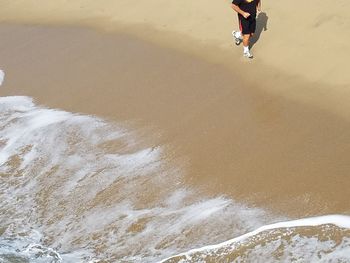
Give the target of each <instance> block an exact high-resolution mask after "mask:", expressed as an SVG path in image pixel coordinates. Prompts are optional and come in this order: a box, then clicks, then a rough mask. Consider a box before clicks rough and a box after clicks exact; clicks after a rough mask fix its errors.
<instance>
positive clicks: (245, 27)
mask: <svg viewBox="0 0 350 263" xmlns="http://www.w3.org/2000/svg"><path fill="white" fill-rule="evenodd" d="M240 25H241V28H242V34H243V56H245V57H247V58H253V56H252V55H251V54H250V52H249V40H250V36H251V29H250V20H249V19H244V18H240Z"/></svg>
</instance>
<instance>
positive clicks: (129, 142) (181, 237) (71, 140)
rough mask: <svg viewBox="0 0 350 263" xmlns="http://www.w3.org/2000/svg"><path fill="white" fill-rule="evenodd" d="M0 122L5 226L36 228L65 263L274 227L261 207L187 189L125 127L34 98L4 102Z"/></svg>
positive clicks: (169, 249)
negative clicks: (74, 257) (75, 255)
mask: <svg viewBox="0 0 350 263" xmlns="http://www.w3.org/2000/svg"><path fill="white" fill-rule="evenodd" d="M0 120H1V122H0V138H1V146H0V149H1V151H0V172H1V173H2V174H5V175H7V177H0V180H1V179H3V181H1V184H0V212H1V211H6V215H7V216H6V217H1V215H0V222H1V224H4V225H5V226H6V224H9V223H11V222H12V219H14V218H15V219H16V223H15V224H16V226H17V227H21V228H34V229H38V231H40V232H43V235H44V236H48V237H49V238H52V241H50V243H49V244H47V247H50V248H53V249H56V248H60V249H59V250H58V249H56V251H57V252H59V253H60V255H61V256H62V258H64V255H65V253H66V252H69V253H68V254H71V253H72V251H73V252H74V251H76V250H79V248H80V247H87V248H91V250H94V248H95V247H99V246H101V244H104V245H105V246H104V247H103V249H102V250H101V249H98V250H99V251H100V252H101V258H102V259H105V260H108V257H109V256H111V257H112V256H113V257H114V258H118V259H119V260H125V261H142V262H154V261H156V260H160V259H161V258H164V257H167V256H170V255H173V254H175V253H179V252H180V251H184V250H187V249H190V248H193V247H198V246H203V245H204V244H207V243H208V242H211V243H214V242H219V241H221V240H226V239H227V238H228V237H230V236H232V235H239V234H240V233H244V232H246V231H248V230H249V229H252V228H254V227H257V226H260V225H262V224H264V223H265V222H266V221H267V220H266V213H265V212H264V211H263V210H262V209H255V208H254V209H253V208H248V207H246V206H244V205H242V204H239V203H235V202H234V201H232V200H230V199H227V198H225V197H213V198H206V197H203V196H201V195H199V194H198V193H196V192H195V191H193V190H191V189H185V188H182V184H181V177H182V174H183V172H184V171H183V170H182V168H181V166H173V165H171V164H170V163H168V161H167V159H166V158H165V157H164V156H165V155H164V154H163V151H164V149H163V147H161V146H157V147H154V145H149V146H146V147H144V146H142V147H141V146H138V137H137V136H135V134H137V133H133V132H130V131H128V129H126V128H125V127H121V126H120V125H117V124H111V123H106V122H105V121H103V120H101V119H98V118H95V117H91V116H81V115H76V114H72V113H69V112H64V111H60V110H53V109H46V108H43V107H38V106H36V105H35V104H34V103H33V101H32V99H31V98H27V97H3V98H0ZM109 145H112V147H111V148H108V147H109ZM115 145H116V147H115V148H114V146H115ZM119 145H121V147H120V149H119V148H118V147H119ZM142 145H144V142H142ZM5 178H6V179H5ZM57 218H59V221H57V222H55V220H56V219H57ZM37 222H40V224H38V223H37ZM133 227H134V228H135V229H139V230H138V231H133V230H131V229H133ZM14 233H16V231H14ZM95 235H97V236H98V239H96V238H95ZM77 240H79V242H82V243H80V244H79V242H77ZM27 243H28V244H36V243H35V242H32V241H31V240H28V242H27ZM0 245H1V244H0ZM33 249H34V248H33ZM87 254H89V253H87ZM111 261H115V260H111ZM117 261H118V260H117Z"/></svg>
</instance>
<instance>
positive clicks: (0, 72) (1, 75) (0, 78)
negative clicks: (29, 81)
mask: <svg viewBox="0 0 350 263" xmlns="http://www.w3.org/2000/svg"><path fill="white" fill-rule="evenodd" d="M4 80H5V72H4V71H3V70H2V69H0V86H1V85H2V83H3V82H4Z"/></svg>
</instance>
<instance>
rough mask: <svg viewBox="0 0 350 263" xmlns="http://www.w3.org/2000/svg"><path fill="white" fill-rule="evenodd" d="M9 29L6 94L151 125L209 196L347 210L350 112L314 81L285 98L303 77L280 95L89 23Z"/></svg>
mask: <svg viewBox="0 0 350 263" xmlns="http://www.w3.org/2000/svg"><path fill="white" fill-rule="evenodd" d="M0 34H1V35H2V36H3V37H4V41H2V43H0V45H1V51H2V52H0V58H1V61H2V63H3V65H5V67H4V66H3V67H4V68H3V69H4V70H5V72H6V74H7V78H6V80H5V83H4V86H3V87H2V88H1V91H2V93H3V94H7V95H13V94H18V93H20V94H23V95H29V96H33V97H34V98H35V99H36V100H38V102H39V103H40V104H45V105H47V106H50V107H54V108H63V109H65V110H68V111H72V112H82V113H86V114H93V115H98V116H101V117H104V118H107V119H112V120H115V121H116V120H118V121H131V122H135V123H137V124H138V125H140V126H141V127H146V128H150V129H151V130H152V132H153V131H156V132H155V134H154V136H155V137H156V138H157V140H158V143H160V144H164V145H168V144H171V145H172V146H173V148H174V152H172V153H169V156H170V158H173V159H174V160H179V159H183V160H185V163H187V165H188V168H187V170H188V176H186V183H187V184H188V185H195V186H196V187H198V188H199V189H202V190H203V191H204V192H206V193H207V194H209V195H217V194H219V195H222V194H224V195H228V196H230V197H232V198H233V199H237V200H243V201H245V202H248V203H249V204H252V205H254V206H262V207H267V208H269V209H273V210H275V211H279V212H281V213H285V214H288V215H291V216H297V217H305V216H306V215H310V214H311V215H320V214H325V213H328V214H329V213H346V212H348V211H349V210H348V205H347V200H348V197H347V196H346V194H345V193H346V189H348V187H349V185H348V184H347V182H346V180H344V179H346V175H347V171H348V170H347V164H348V163H349V160H348V155H347V151H348V149H347V145H350V144H349V142H350V134H348V133H346V132H344V131H347V130H349V127H348V125H349V123H348V120H347V118H346V114H347V113H348V112H347V111H344V112H343V113H345V114H344V115H343V116H342V115H340V114H334V113H332V111H328V110H327V108H326V109H324V108H322V105H323V104H322V103H324V105H325V106H328V107H330V108H331V109H332V107H334V106H336V107H339V106H340V107H342V106H343V105H333V104H331V103H329V97H328V96H327V99H328V100H327V99H325V98H323V97H322V95H323V94H320V96H319V97H317V96H316V94H315V93H314V92H313V90H308V89H306V90H304V91H303V93H302V95H303V96H304V97H303V96H301V97H302V98H309V97H308V96H306V95H308V94H310V92H313V95H314V96H313V97H310V99H311V100H310V101H303V100H300V101H298V100H297V99H294V98H293V96H291V98H292V99H287V98H288V96H289V94H290V93H291V94H292V95H298V94H297V93H296V90H295V89H297V91H301V90H303V89H305V87H307V85H305V83H304V85H302V83H298V81H297V80H296V79H295V78H292V77H286V78H284V77H283V76H279V75H277V76H275V78H272V77H271V78H270V79H268V83H265V85H270V83H278V84H280V85H281V84H282V83H285V85H284V86H283V91H284V93H285V94H284V96H278V95H276V94H278V92H276V94H273V92H267V91H266V88H267V87H266V86H265V87H261V86H256V82H255V80H253V81H252V82H251V83H249V82H245V81H244V80H240V79H239V78H237V77H235V76H232V72H231V71H230V70H229V69H227V68H225V67H223V66H220V65H218V64H211V63H207V62H205V61H202V60H200V59H198V58H196V57H194V56H188V54H183V53H179V52H174V51H173V50H171V49H165V48H161V47H159V46H154V45H152V44H150V43H148V42H145V41H140V40H138V39H137V38H130V37H129V36H127V35H122V34H105V33H102V32H97V31H94V30H91V29H84V28H80V27H54V28H52V27H43V26H9V25H8V26H1V27H0ZM28 36H30V39H28ZM43 40H45V41H43ZM14 58H15V59H14ZM236 73H238V72H236ZM82 76H84V78H82ZM135 76H137V78H135ZM292 79H294V82H292V81H291V80H292ZM254 84H255V85H254ZM315 85H316V84H315ZM277 91H279V90H278V89H277ZM281 91H282V90H280V92H281ZM288 91H289V92H288ZM326 95H328V94H326ZM320 97H321V99H322V100H321V99H320ZM319 102H321V103H319ZM326 102H328V104H327V103H326ZM336 107H335V108H336ZM157 131H158V132H157ZM237 182H239V187H237ZM291 186H292V187H291Z"/></svg>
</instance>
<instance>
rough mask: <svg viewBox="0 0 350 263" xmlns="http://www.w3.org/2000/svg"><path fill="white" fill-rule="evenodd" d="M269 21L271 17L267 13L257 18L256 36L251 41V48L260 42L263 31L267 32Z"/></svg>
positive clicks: (262, 13) (260, 14)
mask: <svg viewBox="0 0 350 263" xmlns="http://www.w3.org/2000/svg"><path fill="white" fill-rule="evenodd" d="M268 19H269V17H268V16H267V15H266V13H265V12H261V13H259V15H258V17H257V18H256V30H255V34H254V36H253V37H252V38H251V40H250V48H252V47H253V46H254V45H255V44H256V43H257V42H258V41H259V39H260V35H261V33H262V31H263V30H264V31H266V30H267V20H268Z"/></svg>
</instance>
